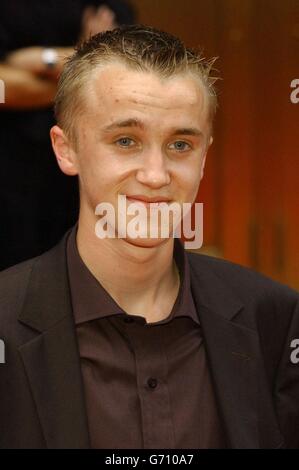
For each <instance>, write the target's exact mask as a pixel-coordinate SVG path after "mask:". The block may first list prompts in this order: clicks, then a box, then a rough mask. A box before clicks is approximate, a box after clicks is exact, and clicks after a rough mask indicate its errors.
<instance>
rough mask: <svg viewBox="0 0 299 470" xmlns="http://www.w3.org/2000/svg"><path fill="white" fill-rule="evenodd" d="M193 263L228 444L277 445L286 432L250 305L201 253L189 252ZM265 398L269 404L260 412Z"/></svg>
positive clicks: (197, 299) (193, 282)
mask: <svg viewBox="0 0 299 470" xmlns="http://www.w3.org/2000/svg"><path fill="white" fill-rule="evenodd" d="M190 265H191V288H192V294H193V298H194V302H195V304H196V307H197V312H198V315H199V318H200V321H201V325H202V330H203V336H204V341H205V347H206V351H207V356H208V361H209V364H210V371H211V376H212V380H213V383H214V386H215V394H216V398H217V401H218V404H219V409H220V414H221V415H222V418H223V423H224V427H225V430H226V434H227V438H228V441H229V447H231V448H260V447H262V448H263V446H265V447H267V448H269V447H270V448H271V447H277V446H279V444H281V434H280V432H279V430H278V426H277V422H276V419H275V415H274V412H273V409H272V407H271V396H270V394H268V392H267V387H266V379H265V375H264V372H263V370H262V357H261V353H260V345H259V337H258V334H257V331H256V330H254V329H252V328H250V327H248V325H246V320H245V321H244V318H243V317H242V315H243V314H244V310H245V309H246V307H245V306H244V305H243V304H242V302H240V300H239V299H238V298H237V297H236V296H235V294H234V293H233V292H231V291H230V289H229V287H228V285H226V284H225V283H224V281H222V280H221V279H220V278H219V277H218V276H217V275H216V273H213V271H212V270H209V271H208V272H207V270H206V269H204V265H203V266H201V264H200V262H199V258H198V255H196V257H194V255H193V256H192V255H191V256H190ZM247 313H248V312H247ZM247 321H248V320H247ZM260 403H262V405H263V406H262V408H265V409H264V410H263V412H262V413H261V415H260V413H259V411H260V408H261V405H260ZM261 417H263V418H264V421H265V422H266V423H268V424H267V429H268V431H270V432H268V435H263V434H261V430H262V429H263V425H261V424H260V422H259V421H260V418H261Z"/></svg>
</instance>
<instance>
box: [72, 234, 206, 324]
mask: <svg viewBox="0 0 299 470" xmlns="http://www.w3.org/2000/svg"><path fill="white" fill-rule="evenodd" d="M76 236H77V225H75V226H74V227H73V229H72V230H71V232H70V235H69V237H68V240H67V267H68V276H69V283H70V290H71V300H72V306H73V313H74V319H75V324H76V325H78V324H81V323H84V322H87V321H91V320H97V319H101V318H104V317H108V316H111V315H117V314H124V315H126V312H125V311H124V310H123V309H122V308H121V307H120V306H119V305H118V304H117V303H116V302H115V300H114V299H113V298H112V297H111V296H110V294H109V293H108V292H107V291H106V290H105V289H104V287H103V286H102V285H101V284H100V282H99V281H98V280H97V279H96V278H95V277H94V276H93V274H92V273H91V272H90V271H89V269H88V267H87V266H86V265H85V264H84V262H83V260H82V258H81V256H80V254H79V251H78V248H77V242H76ZM174 259H175V261H176V264H177V267H178V270H179V274H180V279H181V282H180V288H179V293H178V296H177V299H176V301H175V303H174V306H173V308H172V311H171V313H170V315H169V316H168V317H167V318H166V319H164V320H161V321H160V322H156V323H155V324H163V323H167V322H169V321H171V320H172V319H173V318H175V317H180V316H187V317H191V318H192V319H193V320H194V321H195V322H196V323H198V324H200V322H199V317H198V314H197V312H196V309H195V305H194V302H193V298H192V293H191V287H190V271H189V263H188V259H187V255H186V252H185V250H184V247H183V244H182V242H181V241H180V240H179V239H178V238H175V243H174Z"/></svg>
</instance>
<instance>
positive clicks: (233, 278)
mask: <svg viewBox="0 0 299 470" xmlns="http://www.w3.org/2000/svg"><path fill="white" fill-rule="evenodd" d="M187 256H188V259H189V263H190V266H191V269H192V271H193V272H194V273H195V276H197V278H198V280H199V282H200V278H201V276H206V275H209V276H210V277H211V278H212V277H213V276H216V277H217V278H218V279H219V280H220V281H221V282H222V283H223V285H224V286H227V288H228V289H230V290H232V291H234V292H235V294H236V295H237V296H238V297H239V298H240V299H241V300H242V299H243V300H249V299H251V300H252V299H254V298H264V299H265V298H269V299H272V300H273V299H277V298H283V299H284V300H286V299H289V300H290V301H298V300H299V292H298V291H296V290H295V289H292V288H291V287H289V286H287V285H285V284H283V283H281V282H278V281H275V280H273V279H271V278H269V277H267V276H265V275H263V274H261V273H259V272H257V271H255V270H254V269H250V268H248V267H245V266H242V265H240V264H237V263H233V262H231V261H228V260H225V259H222V258H216V257H213V256H208V255H204V254H199V253H193V252H188V255H187Z"/></svg>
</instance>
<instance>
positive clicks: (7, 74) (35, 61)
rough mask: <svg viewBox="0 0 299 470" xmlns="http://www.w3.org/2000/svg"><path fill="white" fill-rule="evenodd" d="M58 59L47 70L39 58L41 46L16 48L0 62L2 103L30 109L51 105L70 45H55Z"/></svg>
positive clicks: (12, 106) (9, 106)
mask: <svg viewBox="0 0 299 470" xmlns="http://www.w3.org/2000/svg"><path fill="white" fill-rule="evenodd" d="M55 50H56V51H57V54H58V62H57V64H56V66H55V67H54V68H53V69H48V68H47V66H46V65H45V64H44V63H43V60H42V51H43V48H42V47H28V48H24V49H18V50H16V51H13V52H12V53H10V54H8V56H7V57H6V60H5V61H4V62H1V63H0V77H1V80H3V82H4V84H5V102H4V103H2V104H1V107H4V108H8V109H28V108H30V109H33V108H42V107H48V106H51V105H52V103H53V100H54V97H55V93H56V83H57V79H58V77H59V74H60V72H61V69H62V67H63V64H64V61H65V59H66V58H67V57H68V56H69V55H70V54H72V52H73V49H72V48H55Z"/></svg>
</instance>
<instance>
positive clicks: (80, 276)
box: [67, 227, 225, 449]
mask: <svg viewBox="0 0 299 470" xmlns="http://www.w3.org/2000/svg"><path fill="white" fill-rule="evenodd" d="M76 231H77V228H76V227H74V229H73V230H72V232H71V234H70V236H69V239H68V243H67V261H68V272H69V281H70V289H71V298H72V305H73V313H74V320H75V324H76V331H77V337H78V344H79V353H80V358H81V369H82V377H83V383H84V389H85V398H86V409H87V417H88V423H89V433H90V441H91V447H92V448H97V449H100V448H102V449H117V448H119V449H134V448H135V449H140V448H145V449H151V448H152V449H154V448H156V449H163V448H164V449H186V448H195V449H196V448H221V447H222V448H223V447H225V438H224V434H223V431H222V428H221V423H220V419H219V416H218V411H217V406H216V402H215V397H214V391H213V387H212V384H211V379H210V374H209V368H208V364H207V358H206V353H205V348H204V343H203V337H202V331H201V327H200V321H199V317H198V315H197V312H196V309H195V305H194V302H193V298H192V295H191V288H190V279H189V269H188V261H187V257H186V254H185V251H184V249H183V246H182V244H181V243H180V242H179V241H178V240H177V239H176V240H175V249H174V257H175V261H176V264H177V267H178V269H179V272H180V278H181V284H180V289H179V293H178V296H177V299H176V302H175V304H174V306H173V308H172V311H171V313H170V315H169V316H168V317H167V318H166V319H164V320H162V321H159V322H155V323H146V320H145V318H144V317H142V316H136V315H128V314H127V313H126V312H125V311H124V310H122V308H121V307H120V306H119V305H118V304H117V303H116V302H115V301H114V300H113V298H112V297H111V296H110V295H109V294H108V292H107V291H106V290H105V289H104V288H103V287H102V286H101V284H100V283H99V282H98V281H97V280H96V279H95V277H94V276H93V275H92V274H91V272H90V271H89V270H88V268H87V267H86V265H85V264H84V263H83V261H82V259H81V257H80V255H79V252H78V249H77V245H76ZM124 282H126V280H125V279H124Z"/></svg>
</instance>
